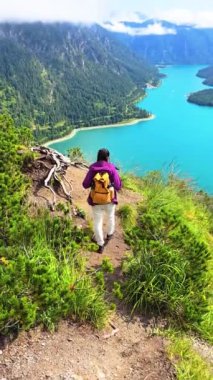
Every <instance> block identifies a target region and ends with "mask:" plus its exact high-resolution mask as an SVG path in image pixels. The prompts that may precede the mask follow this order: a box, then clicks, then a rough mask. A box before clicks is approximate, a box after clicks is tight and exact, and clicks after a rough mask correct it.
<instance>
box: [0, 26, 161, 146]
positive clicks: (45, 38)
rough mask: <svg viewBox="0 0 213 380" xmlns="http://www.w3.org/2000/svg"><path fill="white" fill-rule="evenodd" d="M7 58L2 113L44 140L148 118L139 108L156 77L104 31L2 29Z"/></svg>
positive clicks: (2, 65)
mask: <svg viewBox="0 0 213 380" xmlns="http://www.w3.org/2000/svg"><path fill="white" fill-rule="evenodd" d="M0 53H1V54H0V111H1V112H5V111H8V112H9V113H10V114H11V115H12V116H13V118H14V120H15V122H16V124H17V125H26V126H29V125H30V126H31V128H32V129H33V132H34V136H35V138H36V139H37V140H40V141H42V140H45V139H46V140H47V139H52V138H54V137H56V136H57V137H59V136H61V135H64V134H66V133H68V132H69V131H70V130H71V129H72V128H76V127H80V126H90V125H100V124H109V123H115V122H118V121H121V120H124V119H131V118H135V117H136V118H141V117H147V116H149V114H148V113H147V112H146V111H144V110H140V109H138V108H136V107H135V106H134V105H133V104H134V102H135V101H136V100H137V99H138V98H140V97H141V96H144V88H145V86H146V83H147V82H149V83H153V84H156V83H157V82H158V78H159V74H158V71H157V69H156V68H154V67H153V66H151V65H149V64H147V63H146V62H145V61H144V60H142V59H139V58H138V57H136V56H135V54H134V53H132V52H131V51H130V50H129V49H128V48H126V47H125V46H123V45H122V44H121V43H119V42H118V41H117V40H116V39H115V38H114V37H113V35H111V34H110V33H109V32H107V31H106V30H104V29H103V28H101V27H99V26H97V25H93V26H90V27H88V26H83V25H74V24H66V23H61V24H60V23H55V24H43V23H33V24H9V23H5V24H0Z"/></svg>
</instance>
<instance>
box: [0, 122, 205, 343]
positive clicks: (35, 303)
mask: <svg viewBox="0 0 213 380" xmlns="http://www.w3.org/2000/svg"><path fill="white" fill-rule="evenodd" d="M0 126H1V128H0V133H1V136H0V137H1V138H0V152H1V172H0V190H1V194H2V196H1V200H0V220H1V222H0V234H1V235H0V238H1V239H0V274H1V275H0V284H1V287H0V289H1V292H0V300H1V302H0V331H1V333H4V334H7V333H9V332H10V331H13V330H14V329H15V330H19V329H20V328H22V329H29V328H30V327H32V326H34V325H35V324H38V323H42V324H43V325H45V326H47V327H48V328H53V327H54V325H55V323H57V321H58V320H59V319H60V318H62V317H67V316H70V317H72V318H77V319H80V320H88V321H91V322H92V323H93V324H94V325H96V326H102V325H103V324H104V323H105V321H106V320H107V318H108V315H109V310H110V308H111V306H110V303H109V302H107V301H106V300H105V299H104V298H105V296H104V289H105V288H104V287H103V284H102V279H101V277H100V276H98V277H96V276H95V277H93V276H94V275H90V274H89V273H87V272H86V266H85V264H86V263H85V259H83V257H82V254H81V252H83V251H88V250H94V249H96V245H94V244H93V243H91V235H92V232H91V230H90V228H88V227H85V228H80V229H79V228H78V227H77V226H76V225H75V221H74V219H73V218H72V214H71V213H70V211H69V207H63V208H61V210H62V211H63V210H64V212H62V216H61V217H58V216H55V217H54V216H51V215H50V214H49V211H47V210H46V211H44V210H41V209H38V210H37V212H36V213H34V214H33V215H29V212H28V209H27V208H26V206H25V201H24V199H25V198H26V195H27V191H28V190H27V189H28V186H29V179H27V177H26V175H24V174H22V168H23V167H25V170H26V167H30V166H31V162H32V160H33V159H34V154H35V153H32V152H31V151H30V150H29V148H28V147H29V143H30V136H29V134H28V131H26V132H25V133H22V134H21V135H19V134H18V132H17V130H16V129H15V128H14V125H13V122H12V120H11V119H9V118H8V117H6V116H1V118H0ZM23 144H24V145H23ZM27 146H28V147H27ZM123 186H124V188H126V189H131V190H133V191H135V192H138V193H139V194H141V193H142V194H143V198H144V200H143V202H140V203H139V204H138V205H135V206H130V205H128V204H127V205H124V206H122V207H120V210H119V215H120V218H121V220H122V223H123V228H124V231H125V234H126V241H127V242H128V244H129V245H130V247H131V249H132V253H131V254H130V255H128V256H127V257H126V259H125V260H124V263H123V276H122V281H121V283H120V284H119V283H117V285H115V288H114V294H115V295H117V296H118V297H119V298H122V299H123V300H124V301H125V302H127V303H129V304H130V305H132V310H133V311H136V310H138V311H139V312H140V313H143V314H144V313H146V312H147V311H148V312H151V313H154V314H155V315H163V316H164V317H166V318H168V321H170V323H171V324H173V325H176V326H178V327H179V328H180V327H181V328H184V329H193V330H195V331H197V332H198V333H199V334H201V335H202V336H203V337H205V338H207V339H208V340H211V339H212V336H213V335H212V330H211V329H212V325H211V321H212V309H211V307H212V306H211V305H212V299H211V298H210V297H211V296H210V294H211V290H212V254H213V238H212V232H213V214H212V212H213V211H212V210H213V203H212V198H211V197H208V196H207V195H206V194H205V193H195V192H194V191H193V190H192V189H190V187H189V186H188V185H187V184H186V182H184V181H182V180H179V179H177V178H176V177H175V176H174V175H171V176H170V177H169V178H168V180H165V179H164V178H163V177H162V176H161V174H160V173H158V172H156V173H155V172H154V173H150V174H149V175H147V176H146V177H144V178H134V177H130V176H125V175H124V176H123ZM63 215H64V216H63ZM100 280H101V281H100Z"/></svg>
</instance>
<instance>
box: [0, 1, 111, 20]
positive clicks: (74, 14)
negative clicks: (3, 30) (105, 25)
mask: <svg viewBox="0 0 213 380" xmlns="http://www.w3.org/2000/svg"><path fill="white" fill-rule="evenodd" d="M100 3H101V5H100ZM105 3H106V1H105V0H104V1H102V2H101V1H99V0H60V1H58V0H0V20H1V21H7V20H15V21H17V20H18V21H38V20H41V21H73V22H79V21H82V22H94V21H96V22H97V21H101V20H102V19H103V17H104V12H105Z"/></svg>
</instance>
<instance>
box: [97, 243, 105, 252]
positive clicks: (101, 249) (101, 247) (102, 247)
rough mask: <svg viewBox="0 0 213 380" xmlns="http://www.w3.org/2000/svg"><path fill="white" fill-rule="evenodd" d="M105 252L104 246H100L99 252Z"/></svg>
mask: <svg viewBox="0 0 213 380" xmlns="http://www.w3.org/2000/svg"><path fill="white" fill-rule="evenodd" d="M103 251H104V245H99V246H98V250H97V252H98V253H100V254H101V253H103Z"/></svg>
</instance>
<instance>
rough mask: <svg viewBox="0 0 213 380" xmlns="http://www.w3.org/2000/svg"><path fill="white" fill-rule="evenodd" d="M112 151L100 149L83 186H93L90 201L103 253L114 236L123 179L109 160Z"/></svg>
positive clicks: (95, 232) (95, 230) (97, 239)
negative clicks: (118, 197) (116, 212)
mask: <svg viewBox="0 0 213 380" xmlns="http://www.w3.org/2000/svg"><path fill="white" fill-rule="evenodd" d="M109 156H110V153H109V151H108V150H107V149H104V148H103V149H100V150H99V151H98V154H97V162H95V163H93V164H92V165H91V166H90V167H89V171H88V173H87V175H86V177H85V178H84V181H83V187H84V188H85V189H88V188H90V187H91V190H90V193H89V196H88V199H87V201H88V203H89V205H91V206H92V213H93V222H94V235H95V240H96V243H97V244H98V246H99V247H98V253H102V252H103V250H104V245H105V244H106V243H107V242H108V241H109V240H110V239H111V238H112V236H113V233H114V230H115V207H116V204H117V203H118V202H117V196H116V191H117V190H120V188H121V179H120V177H119V174H118V172H117V170H116V168H115V166H114V165H113V164H112V163H111V162H109ZM105 213H106V215H107V236H106V239H105V240H104V235H103V218H104V214H105Z"/></svg>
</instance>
